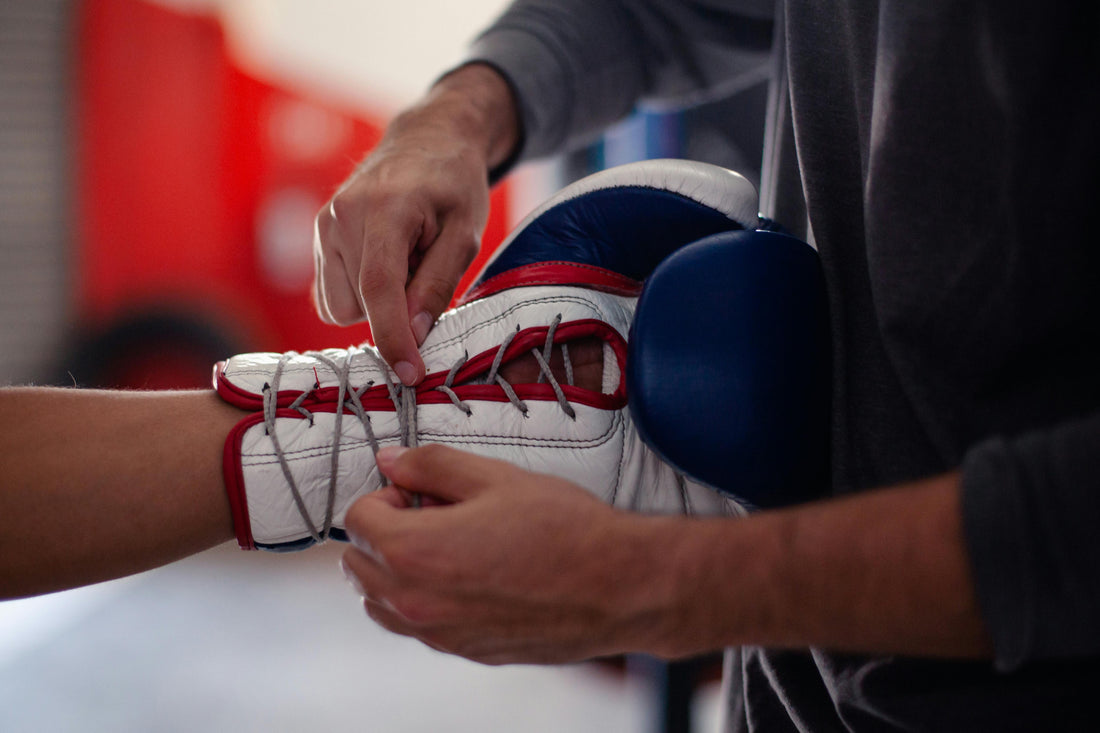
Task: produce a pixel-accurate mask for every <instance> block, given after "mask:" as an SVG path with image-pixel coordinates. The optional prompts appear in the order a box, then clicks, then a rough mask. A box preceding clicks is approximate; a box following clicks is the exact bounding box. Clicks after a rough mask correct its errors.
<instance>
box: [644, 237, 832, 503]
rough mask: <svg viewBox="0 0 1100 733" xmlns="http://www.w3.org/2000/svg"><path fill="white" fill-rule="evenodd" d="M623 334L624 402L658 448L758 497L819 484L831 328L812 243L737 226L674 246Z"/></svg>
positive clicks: (778, 496) (805, 491) (751, 499)
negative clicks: (626, 400)
mask: <svg viewBox="0 0 1100 733" xmlns="http://www.w3.org/2000/svg"><path fill="white" fill-rule="evenodd" d="M684 221H688V219H686V218H685V219H684ZM629 343H630V347H629V349H630V351H629V357H628V359H627V394H628V395H629V400H630V410H631V413H632V415H633V417H634V422H635V425H636V426H637V428H638V432H639V433H640V434H641V437H642V439H643V440H645V442H646V443H647V444H648V445H649V446H650V447H651V448H653V449H654V450H655V451H656V452H657V453H658V454H659V455H660V456H661V457H662V458H664V459H665V460H666V461H668V462H669V463H671V464H672V465H673V466H675V467H676V468H677V469H678V470H680V471H682V472H683V473H685V474H687V475H688V476H691V477H692V478H695V479H697V480H699V481H702V482H704V483H707V484H709V485H711V486H713V487H714V488H717V489H720V490H722V491H724V492H727V493H730V494H732V495H734V496H736V497H737V498H739V499H741V500H743V501H745V502H746V503H748V504H750V505H753V506H756V507H760V508H768V507H777V506H786V505H790V504H795V503H798V502H802V501H807V500H810V499H813V498H816V497H818V496H821V495H822V494H823V492H824V491H825V488H826V486H827V482H828V455H829V441H828V425H829V393H830V339H829V325H828V313H827V303H826V299H825V283H824V279H823V277H822V273H821V266H820V263H819V261H818V257H817V253H816V252H815V251H814V250H813V248H811V247H810V246H809V245H807V244H806V243H804V242H802V241H799V240H798V239H795V238H793V237H790V236H787V235H785V234H779V233H776V232H766V231H753V232H747V231H738V232H729V233H725V234H716V235H714V236H710V237H707V238H706V239H703V240H702V241H699V242H696V243H694V244H691V245H689V246H687V247H684V248H682V249H680V250H679V251H678V252H676V253H675V254H673V255H672V256H671V257H669V258H668V259H667V260H666V261H665V262H664V263H663V264H661V265H660V267H658V268H657V269H656V270H655V271H654V272H653V274H652V275H651V276H650V278H649V279H648V281H647V282H646V285H645V288H644V289H643V291H642V294H641V297H640V298H639V300H638V307H637V310H636V312H635V316H634V324H633V326H632V328H631V334H630V342H629Z"/></svg>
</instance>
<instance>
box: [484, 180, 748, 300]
mask: <svg viewBox="0 0 1100 733" xmlns="http://www.w3.org/2000/svg"><path fill="white" fill-rule="evenodd" d="M739 229H741V226H740V225H739V224H738V223H737V222H736V221H734V220H733V219H730V218H729V217H727V216H726V215H724V214H722V213H721V212H718V211H715V210H714V209H713V208H711V207H709V206H704V205H703V204H700V203H698V202H697V201H693V200H692V199H690V198H687V197H686V196H681V195H680V194H677V193H673V192H671V191H666V190H663V189H658V188H650V187H647V186H616V187H613V188H606V189H599V190H595V191H589V192H587V193H583V194H581V195H579V196H577V197H575V198H571V199H568V200H566V201H562V202H561V203H560V204H558V205H557V206H554V207H552V208H550V209H548V210H547V211H545V212H543V214H542V215H540V216H539V217H538V218H537V219H535V220H534V221H532V222H531V223H530V224H528V225H527V226H526V227H524V228H523V229H522V230H521V231H520V232H519V233H518V234H517V235H516V237H515V239H513V240H512V241H511V242H510V243H509V244H508V246H507V247H504V248H503V249H502V250H501V252H500V254H499V255H498V256H497V258H496V259H495V260H493V261H492V262H491V263H490V264H489V265H488V266H487V267H486V268H485V270H484V271H483V272H482V273H481V275H480V277H478V281H477V283H475V287H476V286H477V285H478V284H480V283H482V282H484V281H485V280H488V279H489V278H491V277H493V276H495V275H499V274H501V273H503V272H507V271H508V270H511V269H514V268H516V267H520V266H523V265H529V264H532V263H536V262H550V261H558V262H561V261H565V262H579V263H582V264H586V265H595V266H597V267H602V268H604V269H607V270H611V271H612V272H617V273H619V274H621V275H626V276H627V277H631V278H633V279H635V280H639V281H641V280H644V279H645V278H646V277H647V276H648V275H649V273H651V272H653V270H654V268H656V267H657V265H658V264H660V262H661V261H662V260H664V259H665V258H666V257H668V255H669V254H671V253H672V252H675V251H676V250H677V249H679V248H680V247H682V246H684V245H685V244H689V243H690V242H694V241H695V240H697V239H701V238H702V237H705V236H707V235H709V234H715V233H717V232H727V231H731V230H739Z"/></svg>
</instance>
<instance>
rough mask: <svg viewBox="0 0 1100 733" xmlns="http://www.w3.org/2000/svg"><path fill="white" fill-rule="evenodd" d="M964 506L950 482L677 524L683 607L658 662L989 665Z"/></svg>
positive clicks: (677, 604)
mask: <svg viewBox="0 0 1100 733" xmlns="http://www.w3.org/2000/svg"><path fill="white" fill-rule="evenodd" d="M959 496H960V491H959V482H958V476H957V474H954V473H952V474H945V475H943V476H939V477H936V478H932V479H928V480H925V481H920V482H915V483H913V484H909V485H905V486H901V487H897V488H892V489H887V490H882V491H874V492H868V493H865V494H860V495H857V496H853V497H849V498H843V499H838V500H833V501H829V502H821V503H817V504H813V505H808V506H804V507H799V508H794V509H788V510H784V511H775V512H766V513H761V514H759V515H756V516H753V517H751V518H749V519H746V520H742V521H729V520H702V521H698V522H691V521H683V520H680V521H678V522H673V523H668V524H667V526H666V527H665V529H664V530H662V531H669V532H672V533H674V534H676V535H677V540H676V541H675V542H674V544H673V546H674V547H675V548H676V550H675V551H674V552H673V553H670V562H673V563H675V564H676V565H677V568H676V571H675V573H674V574H672V576H671V577H675V578H676V579H677V580H676V581H675V586H674V588H673V589H672V595H673V597H674V598H675V599H676V600H675V601H674V612H673V613H671V614H670V615H669V618H670V619H671V620H672V626H670V627H669V631H668V632H667V636H666V638H665V640H664V641H663V642H659V647H660V651H661V652H662V653H666V654H669V655H671V656H679V655H683V654H689V653H692V652H696V651H702V650H706V649H713V648H717V647H721V646H729V645H737V644H752V645H762V646H771V647H786V648H798V647H807V646H815V647H822V648H826V649H830V650H833V651H843V652H855V653H880V654H904V655H916V656H941V657H988V656H989V655H990V653H991V647H990V641H989V638H988V635H987V633H986V631H985V629H984V626H983V623H982V620H981V616H980V614H979V610H978V605H977V601H976V599H975V594H974V590H973V582H972V579H971V575H970V567H969V561H968V559H967V555H966V550H965V546H964V541H963V533H962V527H961V511H960V507H959ZM657 521H664V520H657Z"/></svg>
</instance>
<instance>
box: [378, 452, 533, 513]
mask: <svg viewBox="0 0 1100 733" xmlns="http://www.w3.org/2000/svg"><path fill="white" fill-rule="evenodd" d="M377 461H378V469H379V470H380V471H382V473H384V474H385V475H386V476H387V477H388V478H389V479H390V480H391V481H393V482H394V483H395V484H398V485H399V486H401V487H402V488H404V489H407V490H409V491H412V492H415V493H418V494H426V495H428V496H431V497H434V498H436V499H441V500H443V501H447V502H460V501H464V500H466V499H471V498H473V497H474V496H476V495H478V494H479V493H480V492H481V491H482V490H484V489H485V488H486V487H487V486H489V485H490V484H491V483H493V482H495V481H514V480H515V478H514V477H515V475H516V473H517V472H518V471H519V469H517V468H516V467H515V466H513V465H512V464H510V463H506V462H504V461H498V460H494V459H491V458H485V457H482V456H478V455H474V454H473V453H467V452H465V451H460V450H455V449H454V448H449V447H447V446H444V445H438V444H432V445H426V446H422V447H420V448H403V449H402V448H392V447H390V448H383V449H382V450H380V451H378V456H377Z"/></svg>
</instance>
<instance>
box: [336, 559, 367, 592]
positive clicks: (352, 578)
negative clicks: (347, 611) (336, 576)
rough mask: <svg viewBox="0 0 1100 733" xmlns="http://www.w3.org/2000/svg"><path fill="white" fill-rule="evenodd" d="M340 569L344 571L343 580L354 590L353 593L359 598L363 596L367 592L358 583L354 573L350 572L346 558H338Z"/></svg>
mask: <svg viewBox="0 0 1100 733" xmlns="http://www.w3.org/2000/svg"><path fill="white" fill-rule="evenodd" d="M340 569H341V570H343V571H344V578H345V579H346V580H347V581H348V584H349V585H351V587H352V588H354V589H355V592H356V593H358V594H359V595H361V596H365V595H366V594H367V590H366V588H364V587H363V584H362V583H361V582H360V581H359V578H357V577H356V575H355V573H354V572H352V569H351V566H350V565H348V561H347V559H346V558H340Z"/></svg>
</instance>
